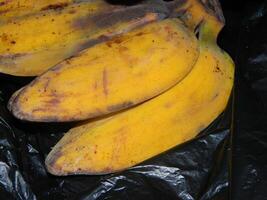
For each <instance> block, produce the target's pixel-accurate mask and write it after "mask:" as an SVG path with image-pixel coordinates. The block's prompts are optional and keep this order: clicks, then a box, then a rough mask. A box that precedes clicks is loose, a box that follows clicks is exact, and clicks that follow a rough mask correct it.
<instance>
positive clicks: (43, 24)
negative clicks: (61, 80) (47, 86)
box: [0, 0, 167, 76]
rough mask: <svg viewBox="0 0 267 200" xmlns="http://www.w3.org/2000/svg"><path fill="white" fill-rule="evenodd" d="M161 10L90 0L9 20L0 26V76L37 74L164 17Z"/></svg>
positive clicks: (152, 6) (151, 4)
mask: <svg viewBox="0 0 267 200" xmlns="http://www.w3.org/2000/svg"><path fill="white" fill-rule="evenodd" d="M166 12H167V11H166V10H165V8H164V6H163V7H160V6H158V5H157V4H155V3H153V2H150V3H149V2H148V3H145V4H140V5H135V6H129V7H124V6H114V5H110V4H108V3H106V2H105V1H102V0H91V1H88V2H87V1H85V2H80V3H75V4H73V5H71V6H67V7H65V8H63V9H49V10H45V11H42V12H38V13H36V14H31V15H28V16H23V17H20V18H14V19H12V20H11V21H10V22H7V23H4V24H1V25H0V72H1V73H6V74H11V75H15V76H36V75H40V74H42V73H43V72H45V71H46V70H47V69H48V68H50V67H52V66H54V65H56V64H57V63H59V62H61V61H62V60H64V59H66V58H68V57H70V56H73V55H74V54H76V53H78V52H79V51H81V50H83V49H86V48H88V47H91V46H93V45H95V44H97V43H100V42H103V41H106V40H109V39H110V38H112V37H114V36H116V35H118V34H122V33H124V32H128V31H130V30H132V29H134V28H136V27H139V26H141V25H144V24H147V23H149V22H151V21H156V20H159V19H162V18H165V17H166V16H167V13H166Z"/></svg>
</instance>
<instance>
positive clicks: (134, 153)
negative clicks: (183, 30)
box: [46, 18, 234, 175]
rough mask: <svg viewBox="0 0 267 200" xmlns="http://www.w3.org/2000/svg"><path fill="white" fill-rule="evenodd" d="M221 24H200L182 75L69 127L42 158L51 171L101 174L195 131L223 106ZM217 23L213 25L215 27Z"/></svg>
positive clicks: (225, 62) (226, 91)
mask: <svg viewBox="0 0 267 200" xmlns="http://www.w3.org/2000/svg"><path fill="white" fill-rule="evenodd" d="M221 27H222V24H221V23H219V22H218V21H217V20H212V18H210V19H209V20H207V21H204V22H203V23H202V26H201V28H200V41H199V43H200V56H199V59H198V61H197V63H196V65H195V66H194V68H193V70H192V71H191V72H190V74H189V75H188V76H186V78H184V79H183V80H182V81H181V82H180V83H178V84H177V85H175V86H174V87H173V88H171V89H169V90H168V91H166V92H165V93H163V94H161V95H159V96H157V97H155V98H153V99H151V100H149V101H147V102H145V103H143V104H141V105H139V106H137V107H135V108H132V109H130V110H127V111H125V112H122V113H119V114H116V115H113V116H111V117H110V118H106V119H104V120H99V121H96V122H91V123H88V124H85V125H81V126H79V127H77V128H73V129H71V130H70V131H69V132H68V133H67V134H66V135H65V136H64V137H63V139H62V140H61V141H60V142H59V143H58V144H57V145H56V146H55V147H54V148H53V150H52V151H51V152H50V153H49V155H48V156H47V158H46V166H47V169H48V171H49V172H50V173H52V174H54V175H73V174H106V173H112V172H116V171H120V170H123V169H126V168H128V167H131V166H134V165H136V164H138V163H140V162H142V161H144V160H146V159H148V158H151V157H153V156H155V155H158V154H160V153H162V152H164V151H166V150H168V149H170V148H172V147H174V146H176V145H178V144H180V143H183V142H185V141H188V140H190V139H191V138H193V137H195V136H196V135H197V134H198V133H199V132H200V131H201V130H203V129H204V128H206V127H207V126H208V125H209V124H210V123H211V122H212V121H213V120H214V119H215V118H216V117H217V116H218V115H219V114H220V113H221V112H222V111H223V110H224V109H225V107H226V104H227V101H228V99H229V96H230V93H231V89H232V86H233V74H234V64H233V62H232V60H231V58H230V57H229V56H228V55H227V54H226V53H225V52H223V51H222V50H221V49H220V48H219V47H217V45H216V43H215V39H216V37H217V34H218V30H220V29H221ZM215 29H216V30H215Z"/></svg>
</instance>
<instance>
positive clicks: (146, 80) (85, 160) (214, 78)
mask: <svg viewBox="0 0 267 200" xmlns="http://www.w3.org/2000/svg"><path fill="white" fill-rule="evenodd" d="M148 2H150V1H148ZM181 2H183V3H181ZM157 3H158V5H160V6H159V7H160V8H162V5H163V4H164V6H163V7H165V8H167V10H168V12H169V14H168V17H167V18H168V19H164V20H163V19H161V20H159V21H156V20H154V21H153V20H150V21H151V22H148V21H146V23H145V24H146V25H143V26H142V27H138V28H133V29H131V30H127V31H124V33H123V34H122V35H120V36H117V37H115V38H113V39H109V41H106V42H103V43H101V44H97V45H95V46H93V47H90V48H87V49H86V50H84V51H82V52H80V53H79V54H77V55H76V56H74V57H73V58H70V59H67V60H65V61H63V62H61V63H59V64H58V65H56V66H55V67H53V68H51V69H50V70H48V71H47V72H46V73H44V74H43V75H41V76H40V77H38V78H37V79H36V80H34V81H33V82H32V83H31V84H29V85H28V86H26V87H24V88H23V89H21V90H20V91H17V92H16V93H15V94H14V95H13V97H12V98H11V99H10V102H9V109H10V110H11V111H12V112H13V114H14V115H15V116H16V117H18V118H20V119H23V120H30V121H46V122H50V121H71V120H79V119H87V118H93V117H100V118H96V119H90V120H89V121H87V122H83V123H82V124H81V125H79V126H78V127H76V128H73V129H71V130H70V131H69V132H68V133H66V135H65V136H64V137H63V138H62V139H61V140H60V141H59V143H58V144H57V145H56V146H55V147H54V148H53V150H52V151H51V152H50V153H49V155H48V156H47V158H46V166H47V169H48V171H49V172H50V173H52V174H54V175H73V174H106V173H112V172H116V171H120V170H123V169H126V168H129V167H131V166H134V165H136V164H138V163H140V162H142V161H144V160H146V159H149V158H151V157H153V156H155V155H158V154H160V153H162V152H165V151H167V150H168V149H170V148H172V147H174V146H176V145H178V144H181V143H183V142H185V141H188V140H190V139H192V138H193V137H195V136H196V135H197V134H198V133H199V132H200V131H201V130H203V129H204V128H206V127H207V126H208V125H209V124H210V123H211V122H212V121H213V120H214V119H215V118H216V117H217V116H218V115H219V114H220V113H222V112H223V110H224V109H225V107H226V104H227V101H228V99H229V96H230V93H231V89H232V85H233V74H234V64H233V62H232V60H231V58H230V57H229V56H228V55H227V54H226V53H225V52H223V51H222V50H221V49H220V48H219V47H218V46H217V44H216V39H217V36H218V34H219V32H220V30H221V28H222V26H223V18H222V14H221V11H220V7H219V6H218V4H217V1H215V0H209V1H208V2H207V1H205V2H201V1H200V0H187V1H171V2H160V1H157ZM178 5H180V6H178ZM207 5H208V6H207ZM170 11H171V12H170ZM154 14H155V13H154ZM157 16H158V15H157ZM177 16H178V17H179V18H180V19H181V20H182V21H183V23H184V24H183V23H181V21H180V20H179V19H175V17H177ZM150 17H151V13H150ZM152 18H155V15H153V17H152ZM99 19H100V18H99ZM152 21H153V22H152ZM193 31H195V32H199V37H198V38H196V37H195V36H194V35H193ZM146 100H147V101H146ZM142 102H143V103H142ZM138 103H142V104H140V105H137V104H138ZM134 105H136V106H134ZM133 106H134V107H133ZM129 107H132V108H129ZM126 108H129V109H127V110H125V109H126ZM121 110H123V111H121ZM117 111H121V112H117ZM114 112H117V113H114ZM107 113H113V114H111V115H108V116H105V114H107Z"/></svg>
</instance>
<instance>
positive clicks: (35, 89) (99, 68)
mask: <svg viewBox="0 0 267 200" xmlns="http://www.w3.org/2000/svg"><path fill="white" fill-rule="evenodd" d="M198 55H199V49H198V42H197V39H196V37H195V36H194V34H193V33H192V32H190V31H188V30H187V28H186V27H185V26H184V25H183V23H182V22H181V21H180V20H178V19H166V20H162V21H159V22H154V23H150V24H148V25H146V26H143V27H141V28H138V29H135V30H133V31H131V32H129V33H126V34H123V35H121V36H119V37H116V38H114V39H112V40H110V41H108V42H105V43H101V44H98V45H96V46H94V47H92V48H89V49H86V50H84V51H83V52H81V53H80V54H78V55H76V56H74V57H72V58H70V59H68V60H66V61H64V62H62V63H60V64H59V65H57V66H55V67H54V68H52V69H50V70H49V71H48V72H46V73H45V74H43V75H42V76H40V77H38V78H37V79H36V80H34V81H33V82H32V83H31V84H30V85H28V86H26V87H25V89H23V90H22V91H21V92H20V93H19V95H17V97H16V100H14V101H11V103H10V106H9V107H10V109H11V110H12V112H13V114H14V116H16V117H17V118H19V119H22V120H28V121H45V122H47V121H74V120H82V119H88V118H93V117H97V116H101V115H103V114H108V113H112V112H116V111H119V110H122V109H125V108H128V107H131V106H133V105H136V104H138V103H140V102H143V101H145V100H147V99H150V98H152V97H154V96H156V95H158V94H160V93H162V92H164V91H165V90H167V89H169V88H170V87H172V86H173V85H175V84H176V83H177V82H179V81H180V80H182V79H183V78H184V77H185V76H186V75H187V74H188V73H189V72H190V70H191V69H192V67H193V66H194V64H195V62H196V60H197V58H198Z"/></svg>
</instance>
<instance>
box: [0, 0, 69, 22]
mask: <svg viewBox="0 0 267 200" xmlns="http://www.w3.org/2000/svg"><path fill="white" fill-rule="evenodd" d="M72 2H73V0H0V15H1V17H0V23H3V22H7V21H9V20H11V19H12V18H14V17H20V16H23V15H28V14H31V13H34V12H38V11H42V10H49V9H62V8H64V7H66V6H68V5H69V4H71V3H72Z"/></svg>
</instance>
